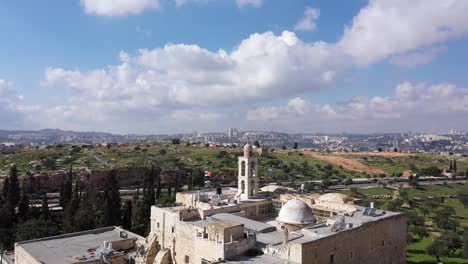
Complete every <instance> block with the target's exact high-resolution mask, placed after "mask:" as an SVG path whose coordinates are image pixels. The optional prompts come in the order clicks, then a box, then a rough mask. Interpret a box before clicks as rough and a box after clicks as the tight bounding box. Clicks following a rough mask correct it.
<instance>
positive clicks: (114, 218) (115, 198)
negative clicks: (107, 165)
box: [103, 170, 121, 226]
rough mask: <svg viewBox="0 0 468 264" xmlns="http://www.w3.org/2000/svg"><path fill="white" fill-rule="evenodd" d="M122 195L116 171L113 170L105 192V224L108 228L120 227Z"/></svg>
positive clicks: (108, 178)
mask: <svg viewBox="0 0 468 264" xmlns="http://www.w3.org/2000/svg"><path fill="white" fill-rule="evenodd" d="M120 204H121V200H120V193H119V183H118V181H117V175H116V171H115V170H111V171H110V172H109V175H108V177H107V184H106V185H105V188H104V192H103V205H104V207H103V208H104V215H103V217H104V218H103V224H104V225H106V226H116V225H117V226H118V225H120V220H121V212H120Z"/></svg>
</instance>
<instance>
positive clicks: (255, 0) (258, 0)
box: [236, 0, 263, 7]
mask: <svg viewBox="0 0 468 264" xmlns="http://www.w3.org/2000/svg"><path fill="white" fill-rule="evenodd" d="M236 3H237V6H239V7H243V6H247V5H252V6H254V7H260V6H262V5H263V0H236Z"/></svg>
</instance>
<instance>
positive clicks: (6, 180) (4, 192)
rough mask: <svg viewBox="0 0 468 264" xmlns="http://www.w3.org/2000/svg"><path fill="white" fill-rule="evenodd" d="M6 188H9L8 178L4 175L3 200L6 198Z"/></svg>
mask: <svg viewBox="0 0 468 264" xmlns="http://www.w3.org/2000/svg"><path fill="white" fill-rule="evenodd" d="M8 189H10V178H9V177H6V178H5V181H4V182H3V187H2V196H3V199H5V200H6V199H7V198H8Z"/></svg>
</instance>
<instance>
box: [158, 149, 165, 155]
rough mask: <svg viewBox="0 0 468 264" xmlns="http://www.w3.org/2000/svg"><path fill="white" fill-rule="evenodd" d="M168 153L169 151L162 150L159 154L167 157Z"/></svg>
mask: <svg viewBox="0 0 468 264" xmlns="http://www.w3.org/2000/svg"><path fill="white" fill-rule="evenodd" d="M166 153H167V151H166V150H165V149H160V150H159V154H160V155H161V156H164V155H166Z"/></svg>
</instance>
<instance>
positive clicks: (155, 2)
mask: <svg viewBox="0 0 468 264" xmlns="http://www.w3.org/2000/svg"><path fill="white" fill-rule="evenodd" d="M81 4H82V5H83V7H84V9H85V11H86V13H88V14H94V15H98V16H125V15H129V14H140V13H141V12H143V11H144V10H146V9H156V8H159V0H81Z"/></svg>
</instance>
